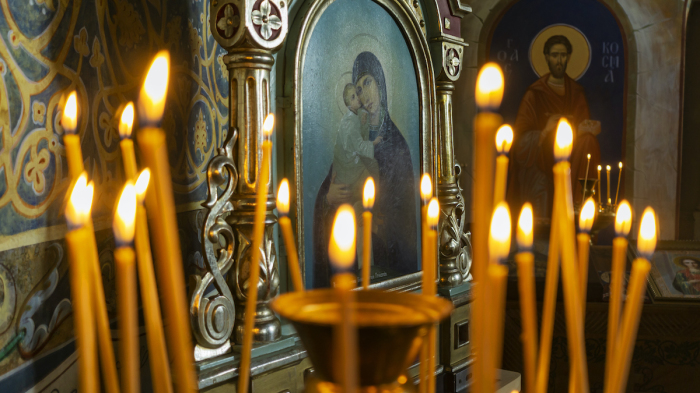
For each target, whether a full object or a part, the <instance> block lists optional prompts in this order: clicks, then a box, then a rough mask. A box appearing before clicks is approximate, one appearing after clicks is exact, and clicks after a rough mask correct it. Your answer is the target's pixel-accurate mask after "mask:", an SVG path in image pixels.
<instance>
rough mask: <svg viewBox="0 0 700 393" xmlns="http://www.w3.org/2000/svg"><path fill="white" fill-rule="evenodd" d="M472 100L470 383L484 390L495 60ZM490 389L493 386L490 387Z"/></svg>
mask: <svg viewBox="0 0 700 393" xmlns="http://www.w3.org/2000/svg"><path fill="white" fill-rule="evenodd" d="M475 98H476V104H477V106H478V107H479V109H480V110H481V111H482V112H481V113H479V114H478V115H477V116H476V119H475V120H474V131H475V139H476V140H475V142H476V145H475V150H474V171H473V173H474V176H475V179H474V195H473V198H472V213H473V215H474V224H473V231H472V246H473V264H472V274H473V276H474V281H475V284H476V285H474V301H473V303H472V321H474V329H473V333H474V340H473V341H472V352H473V353H474V354H475V359H474V372H473V383H474V391H475V392H484V385H483V383H482V382H483V381H484V377H485V376H484V372H485V371H484V370H485V364H486V362H485V361H483V360H482V359H483V357H484V356H485V355H486V353H485V352H487V350H486V347H485V346H484V338H485V336H484V325H483V324H484V323H485V316H486V312H485V310H484V308H485V307H484V301H485V296H484V295H485V294H486V287H487V282H488V279H487V277H488V271H487V267H488V255H489V254H488V253H489V249H488V231H489V221H490V219H491V217H490V214H491V209H492V207H493V206H492V205H493V195H492V192H493V184H492V183H491V182H492V179H493V161H494V160H493V153H494V151H493V150H494V149H493V138H494V133H495V132H496V129H497V128H498V127H499V126H500V125H501V123H503V118H502V117H501V116H499V115H498V114H496V113H493V112H494V111H496V110H498V107H499V106H500V105H501V100H502V98H503V73H502V72H501V69H500V67H499V66H498V65H497V64H496V63H487V64H485V65H484V67H482V69H481V70H480V71H479V75H478V77H477V83H476V94H475ZM492 390H493V389H492Z"/></svg>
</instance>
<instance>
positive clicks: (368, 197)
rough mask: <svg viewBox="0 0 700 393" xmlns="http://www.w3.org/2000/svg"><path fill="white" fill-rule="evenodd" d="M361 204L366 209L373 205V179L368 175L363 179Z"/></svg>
mask: <svg viewBox="0 0 700 393" xmlns="http://www.w3.org/2000/svg"><path fill="white" fill-rule="evenodd" d="M362 205H363V206H364V207H365V209H366V210H370V209H372V208H373V207H374V179H372V177H371V176H370V177H368V178H367V181H365V189H364V192H363V193H362Z"/></svg>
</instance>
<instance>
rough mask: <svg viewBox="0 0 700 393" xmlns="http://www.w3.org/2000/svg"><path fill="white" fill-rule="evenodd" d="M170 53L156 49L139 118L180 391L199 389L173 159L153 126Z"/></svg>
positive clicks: (161, 106) (164, 91) (160, 109)
mask: <svg viewBox="0 0 700 393" xmlns="http://www.w3.org/2000/svg"><path fill="white" fill-rule="evenodd" d="M169 61H170V56H169V54H168V52H167V51H161V52H158V54H157V55H156V58H155V59H154V61H153V63H152V64H151V68H150V69H149V71H148V75H147V76H146V81H145V82H144V86H143V89H142V90H141V95H140V96H139V102H138V109H139V120H140V121H141V122H142V123H143V124H142V128H141V131H140V132H139V135H138V142H139V147H140V148H141V151H142V153H143V161H144V164H145V165H146V166H147V167H148V168H150V170H151V178H152V180H151V181H152V189H151V192H149V193H148V194H147V196H146V203H147V205H148V213H149V214H151V215H152V216H153V218H152V220H151V223H152V224H153V231H154V233H157V234H158V236H154V239H155V253H156V266H157V272H158V278H159V281H160V282H159V283H160V286H159V288H160V295H161V298H162V299H167V301H166V302H164V305H165V315H164V316H165V320H166V321H168V325H167V338H168V344H169V346H170V353H171V355H172V357H173V368H174V372H173V377H174V383H175V388H176V390H177V391H178V392H192V391H194V390H195V389H196V388H197V384H196V379H195V375H194V369H193V364H194V351H193V347H192V336H191V332H190V321H189V316H188V311H187V300H186V290H185V286H184V283H185V277H184V272H183V265H182V253H181V251H180V241H179V238H178V229H177V228H178V226H177V219H176V215H175V201H174V199H173V189H172V180H171V179H172V178H171V176H170V163H169V161H168V152H167V149H166V144H165V134H164V132H163V130H161V129H159V128H155V125H156V124H158V122H159V121H160V119H161V117H162V116H163V110H164V109H165V97H166V95H167V87H168V85H167V81H168V74H169V64H168V63H169Z"/></svg>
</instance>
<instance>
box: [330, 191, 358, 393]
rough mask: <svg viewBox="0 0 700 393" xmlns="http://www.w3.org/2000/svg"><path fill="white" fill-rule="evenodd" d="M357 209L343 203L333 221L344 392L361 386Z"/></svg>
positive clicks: (339, 375) (336, 339) (340, 376)
mask: <svg viewBox="0 0 700 393" xmlns="http://www.w3.org/2000/svg"><path fill="white" fill-rule="evenodd" d="M355 251H356V240H355V211H354V210H353V208H352V206H350V205H348V204H344V205H341V206H340V207H339V208H338V211H337V212H336V215H335V220H334V221H333V229H332V231H331V241H330V244H329V246H328V258H329V260H330V263H331V266H332V267H333V269H334V270H335V273H334V275H333V283H334V285H335V289H336V294H337V296H338V300H339V311H340V319H339V323H338V326H337V329H336V330H337V331H336V333H335V334H334V346H335V351H334V353H337V354H339V355H340V356H339V357H337V358H336V359H339V360H340V361H339V362H338V366H339V368H338V369H336V370H334V372H335V375H334V376H335V379H336V381H337V382H339V383H340V386H341V387H342V389H343V390H342V391H343V392H354V391H355V390H356V387H357V385H358V373H357V354H356V342H357V332H356V330H355V326H354V321H353V318H352V302H353V293H352V291H351V290H352V289H353V287H354V286H355V285H354V282H355V275H354V274H353V273H352V267H353V265H354V263H355Z"/></svg>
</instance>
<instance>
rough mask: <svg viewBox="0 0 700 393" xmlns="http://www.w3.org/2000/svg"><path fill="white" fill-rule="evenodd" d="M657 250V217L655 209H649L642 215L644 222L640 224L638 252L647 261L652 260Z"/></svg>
mask: <svg viewBox="0 0 700 393" xmlns="http://www.w3.org/2000/svg"><path fill="white" fill-rule="evenodd" d="M654 249H656V215H655V214H654V209H652V208H651V207H647V208H646V209H644V214H642V222H641V223H640V224H639V238H638V239H637V250H638V251H639V254H641V255H642V256H643V257H644V258H646V259H647V260H650V259H651V257H652V255H653V254H654Z"/></svg>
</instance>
